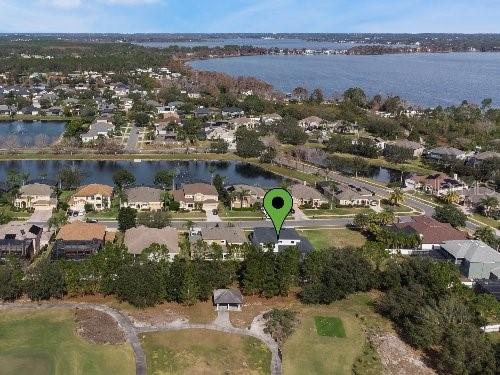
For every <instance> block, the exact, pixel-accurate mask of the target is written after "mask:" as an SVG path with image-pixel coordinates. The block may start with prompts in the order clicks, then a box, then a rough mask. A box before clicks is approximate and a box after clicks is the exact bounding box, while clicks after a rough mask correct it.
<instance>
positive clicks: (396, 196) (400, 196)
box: [389, 188, 405, 206]
mask: <svg viewBox="0 0 500 375" xmlns="http://www.w3.org/2000/svg"><path fill="white" fill-rule="evenodd" d="M389 201H390V202H391V204H392V205H393V206H394V205H395V206H399V205H400V204H401V203H403V202H404V201H405V193H404V192H403V189H401V188H396V189H394V190H393V191H392V193H391V195H390V196H389Z"/></svg>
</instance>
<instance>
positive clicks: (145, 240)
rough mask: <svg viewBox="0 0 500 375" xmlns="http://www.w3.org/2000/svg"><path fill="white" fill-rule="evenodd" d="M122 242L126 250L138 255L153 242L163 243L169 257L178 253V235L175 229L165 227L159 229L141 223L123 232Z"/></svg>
mask: <svg viewBox="0 0 500 375" xmlns="http://www.w3.org/2000/svg"><path fill="white" fill-rule="evenodd" d="M124 244H125V246H126V247H127V249H128V252H129V253H130V254H133V255H139V254H141V253H142V251H143V250H144V249H147V248H148V247H150V246H151V245H153V244H158V245H164V246H165V247H166V248H167V249H168V253H169V255H170V259H172V258H173V257H174V256H175V255H176V254H179V250H180V248H179V235H178V232H177V229H175V228H172V227H165V228H161V229H156V228H147V227H145V226H143V225H141V226H138V227H136V228H131V229H128V230H127V231H126V232H125V239H124Z"/></svg>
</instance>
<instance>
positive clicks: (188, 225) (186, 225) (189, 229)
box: [184, 220, 194, 231]
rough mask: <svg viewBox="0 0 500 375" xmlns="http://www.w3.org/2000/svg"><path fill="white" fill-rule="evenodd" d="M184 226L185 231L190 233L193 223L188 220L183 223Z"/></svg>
mask: <svg viewBox="0 0 500 375" xmlns="http://www.w3.org/2000/svg"><path fill="white" fill-rule="evenodd" d="M184 226H185V227H186V229H187V230H188V231H191V229H193V227H194V222H193V220H188V221H186V223H184Z"/></svg>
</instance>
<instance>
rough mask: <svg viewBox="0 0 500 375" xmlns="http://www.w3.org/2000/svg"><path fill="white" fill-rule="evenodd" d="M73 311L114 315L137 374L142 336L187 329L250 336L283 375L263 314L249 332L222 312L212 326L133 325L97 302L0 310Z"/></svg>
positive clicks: (142, 363)
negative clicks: (261, 344) (265, 329)
mask: <svg viewBox="0 0 500 375" xmlns="http://www.w3.org/2000/svg"><path fill="white" fill-rule="evenodd" d="M73 308H87V309H94V310H97V311H101V312H103V313H106V314H108V315H109V316H111V317H112V318H113V319H114V320H115V321H116V322H117V324H118V325H119V326H120V328H121V329H122V330H123V332H124V334H125V337H126V339H127V342H128V343H130V345H131V346H132V349H133V351H134V356H135V368H136V374H137V375H146V374H147V367H146V355H145V354H144V350H143V349H142V346H141V342H140V340H139V337H138V334H139V333H147V332H168V331H179V330H184V329H207V330H212V331H219V332H224V333H229V334H235V335H240V336H251V337H254V338H256V339H258V340H260V341H262V342H263V343H264V344H266V346H267V347H268V348H269V350H270V351H271V354H272V359H271V374H272V375H281V374H282V369H281V354H280V350H279V346H278V344H277V343H276V342H275V341H274V340H273V339H272V338H271V337H270V336H269V335H267V334H265V333H264V331H263V325H262V320H261V319H262V318H261V315H260V316H258V317H256V318H255V319H254V321H253V322H252V325H251V327H250V328H249V329H242V328H235V327H233V326H232V325H231V322H230V320H229V313H228V312H219V314H218V316H217V318H216V319H215V320H214V322H212V323H210V324H198V323H189V322H185V321H180V320H177V321H174V322H172V323H168V324H154V325H151V324H143V323H139V322H137V323H135V322H133V321H132V320H131V319H130V318H129V317H128V316H127V315H126V314H124V313H123V312H121V311H118V310H116V309H113V308H111V307H109V306H107V305H102V304H95V303H86V302H81V303H73V302H59V303H57V302H47V303H32V302H26V303H25V302H15V303H1V304H0V311H2V310H14V309H36V310H43V309H73Z"/></svg>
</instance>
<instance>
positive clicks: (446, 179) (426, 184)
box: [405, 173, 467, 196]
mask: <svg viewBox="0 0 500 375" xmlns="http://www.w3.org/2000/svg"><path fill="white" fill-rule="evenodd" d="M405 186H406V187H407V188H408V189H411V190H422V191H423V192H425V193H427V194H433V195H435V196H441V195H445V194H447V193H448V192H450V191H456V192H459V193H460V192H461V191H463V190H464V189H467V185H465V184H464V183H463V182H462V181H459V180H458V176H456V175H455V176H454V177H450V176H448V175H447V174H445V173H436V174H432V175H427V176H420V175H417V174H416V173H414V174H412V175H411V176H410V177H408V178H406V179H405Z"/></svg>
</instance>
